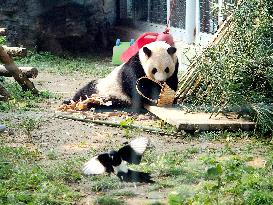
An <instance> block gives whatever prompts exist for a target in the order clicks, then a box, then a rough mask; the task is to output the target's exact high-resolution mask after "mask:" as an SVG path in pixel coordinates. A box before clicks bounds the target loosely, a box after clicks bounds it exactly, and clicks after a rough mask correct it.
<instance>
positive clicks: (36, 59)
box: [15, 52, 114, 78]
mask: <svg viewBox="0 0 273 205" xmlns="http://www.w3.org/2000/svg"><path fill="white" fill-rule="evenodd" d="M15 62H16V63H17V64H18V65H19V66H33V67H37V68H38V69H39V70H45V71H48V72H57V73H61V74H63V73H69V74H72V73H77V74H78V73H85V74H90V75H91V76H96V78H100V77H105V76H106V75H107V74H108V73H110V72H111V70H112V69H113V67H114V66H113V65H111V63H110V58H108V57H101V56H85V57H73V56H62V57H61V56H56V55H53V54H51V53H49V52H40V53H36V52H29V54H28V56H27V57H24V58H17V59H16V61H15Z"/></svg>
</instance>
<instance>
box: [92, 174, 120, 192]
mask: <svg viewBox="0 0 273 205" xmlns="http://www.w3.org/2000/svg"><path fill="white" fill-rule="evenodd" d="M90 181H92V184H91V189H92V191H95V192H105V191H108V190H114V189H121V188H123V187H124V184H123V183H122V182H120V180H119V179H118V177H116V176H113V177H111V176H105V175H99V176H91V177H90Z"/></svg>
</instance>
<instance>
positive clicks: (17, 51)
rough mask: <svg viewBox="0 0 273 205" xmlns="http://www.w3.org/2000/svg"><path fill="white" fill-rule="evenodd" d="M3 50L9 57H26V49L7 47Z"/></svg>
mask: <svg viewBox="0 0 273 205" xmlns="http://www.w3.org/2000/svg"><path fill="white" fill-rule="evenodd" d="M3 48H4V50H5V51H6V52H7V54H9V55H10V56H13V57H15V56H18V57H26V56H27V49H26V48H22V47H9V46H3Z"/></svg>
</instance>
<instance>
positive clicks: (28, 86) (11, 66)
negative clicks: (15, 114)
mask: <svg viewBox="0 0 273 205" xmlns="http://www.w3.org/2000/svg"><path fill="white" fill-rule="evenodd" d="M0 61H1V62H2V63H3V64H4V66H5V68H6V69H7V70H8V71H9V73H10V74H11V75H12V76H13V77H14V79H15V80H16V81H17V82H18V83H19V84H20V86H21V87H22V89H23V90H24V91H26V90H30V91H31V92H32V93H33V94H38V93H39V91H38V90H37V89H36V88H35V86H34V84H33V83H32V82H31V81H30V80H29V79H28V78H27V77H26V76H25V75H24V74H23V73H22V71H20V70H19V69H18V67H17V66H16V65H15V63H14V62H13V60H12V58H11V57H10V56H9V55H8V54H7V53H6V52H5V50H4V48H3V47H2V46H0Z"/></svg>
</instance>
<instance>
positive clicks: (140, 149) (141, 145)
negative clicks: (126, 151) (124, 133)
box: [130, 137, 149, 155]
mask: <svg viewBox="0 0 273 205" xmlns="http://www.w3.org/2000/svg"><path fill="white" fill-rule="evenodd" d="M148 142H149V140H148V139H147V138H145V137H140V138H136V139H134V140H133V141H131V142H130V146H131V147H132V149H133V150H134V151H135V152H136V153H137V154H140V155H142V154H143V153H144V151H145V150H146V147H147V145H148Z"/></svg>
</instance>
